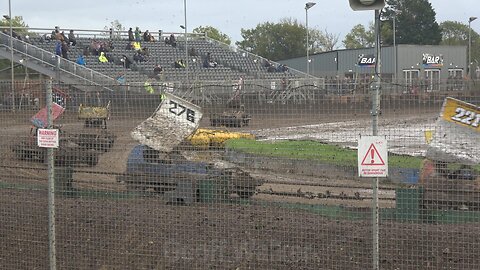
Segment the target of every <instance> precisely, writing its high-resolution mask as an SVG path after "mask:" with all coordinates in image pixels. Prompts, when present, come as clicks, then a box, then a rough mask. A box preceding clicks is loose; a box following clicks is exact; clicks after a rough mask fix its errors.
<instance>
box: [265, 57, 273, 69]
mask: <svg viewBox="0 0 480 270" xmlns="http://www.w3.org/2000/svg"><path fill="white" fill-rule="evenodd" d="M263 66H264V67H266V68H267V69H268V68H269V67H271V66H273V64H272V62H270V60H266V59H265V62H264V64H263Z"/></svg>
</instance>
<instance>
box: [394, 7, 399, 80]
mask: <svg viewBox="0 0 480 270" xmlns="http://www.w3.org/2000/svg"><path fill="white" fill-rule="evenodd" d="M396 20H397V11H394V12H393V72H394V75H393V79H394V81H395V85H397V72H398V71H397V40H396V39H397V26H396ZM395 88H396V86H395Z"/></svg>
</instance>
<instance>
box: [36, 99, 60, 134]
mask: <svg viewBox="0 0 480 270" xmlns="http://www.w3.org/2000/svg"><path fill="white" fill-rule="evenodd" d="M64 111H65V108H63V107H62V106H60V105H58V104H57V103H52V116H53V119H52V121H53V120H55V119H57V118H58V117H60V115H62V114H63V112H64ZM30 121H31V122H32V124H33V125H34V126H36V127H39V128H44V127H47V125H48V123H47V107H43V108H42V109H41V110H40V111H39V112H37V113H36V114H35V115H34V116H32V118H31V119H30Z"/></svg>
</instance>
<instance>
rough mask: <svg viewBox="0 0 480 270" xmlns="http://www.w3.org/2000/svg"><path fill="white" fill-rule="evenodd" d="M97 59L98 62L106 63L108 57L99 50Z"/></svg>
mask: <svg viewBox="0 0 480 270" xmlns="http://www.w3.org/2000/svg"><path fill="white" fill-rule="evenodd" d="M98 61H100V63H108V58H107V56H105V53H104V52H100V56H99V57H98Z"/></svg>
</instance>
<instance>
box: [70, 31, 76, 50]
mask: <svg viewBox="0 0 480 270" xmlns="http://www.w3.org/2000/svg"><path fill="white" fill-rule="evenodd" d="M68 42H69V43H70V45H72V46H75V45H77V39H76V38H75V34H74V33H73V30H70V33H68Z"/></svg>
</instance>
